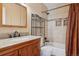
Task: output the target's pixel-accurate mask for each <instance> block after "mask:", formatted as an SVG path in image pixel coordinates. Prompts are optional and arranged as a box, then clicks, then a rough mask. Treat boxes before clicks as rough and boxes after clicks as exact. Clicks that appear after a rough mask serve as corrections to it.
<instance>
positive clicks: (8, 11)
mask: <svg viewBox="0 0 79 59" xmlns="http://www.w3.org/2000/svg"><path fill="white" fill-rule="evenodd" d="M2 11H3V13H2V16H3V17H2V25H3V26H12V27H26V22H27V9H26V7H24V6H22V5H20V4H16V3H4V4H2Z"/></svg>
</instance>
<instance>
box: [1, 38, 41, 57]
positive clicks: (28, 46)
mask: <svg viewBox="0 0 79 59" xmlns="http://www.w3.org/2000/svg"><path fill="white" fill-rule="evenodd" d="M1 50H2V51H1ZM0 55H1V56H40V39H35V40H31V41H28V42H23V43H20V44H16V45H13V46H10V47H6V48H2V49H0Z"/></svg>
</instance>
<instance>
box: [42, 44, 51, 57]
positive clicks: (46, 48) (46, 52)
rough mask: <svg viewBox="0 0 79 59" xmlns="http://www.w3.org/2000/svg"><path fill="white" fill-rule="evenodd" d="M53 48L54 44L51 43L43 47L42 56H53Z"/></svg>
mask: <svg viewBox="0 0 79 59" xmlns="http://www.w3.org/2000/svg"><path fill="white" fill-rule="evenodd" d="M52 50H53V49H52V46H49V45H46V46H43V47H41V56H51V55H52Z"/></svg>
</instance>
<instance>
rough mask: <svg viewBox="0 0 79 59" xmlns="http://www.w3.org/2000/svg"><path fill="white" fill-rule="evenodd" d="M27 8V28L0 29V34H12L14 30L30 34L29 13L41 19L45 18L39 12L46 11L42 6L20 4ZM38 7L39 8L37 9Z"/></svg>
mask: <svg viewBox="0 0 79 59" xmlns="http://www.w3.org/2000/svg"><path fill="white" fill-rule="evenodd" d="M20 4H21V5H24V6H25V7H27V28H17V27H0V34H2V33H12V32H14V31H15V30H17V31H19V32H29V34H30V33H31V13H38V14H39V15H40V16H41V17H45V18H46V17H47V16H46V15H45V14H43V13H41V11H43V10H46V9H47V8H46V6H44V5H43V4H30V3H29V4H24V3H20ZM38 7H39V8H38Z"/></svg>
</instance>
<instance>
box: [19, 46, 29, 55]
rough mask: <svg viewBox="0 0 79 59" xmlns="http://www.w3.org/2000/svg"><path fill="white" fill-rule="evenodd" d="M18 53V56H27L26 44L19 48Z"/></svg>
mask: <svg viewBox="0 0 79 59" xmlns="http://www.w3.org/2000/svg"><path fill="white" fill-rule="evenodd" d="M19 55H20V56H28V48H27V46H25V47H23V48H20V49H19Z"/></svg>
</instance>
